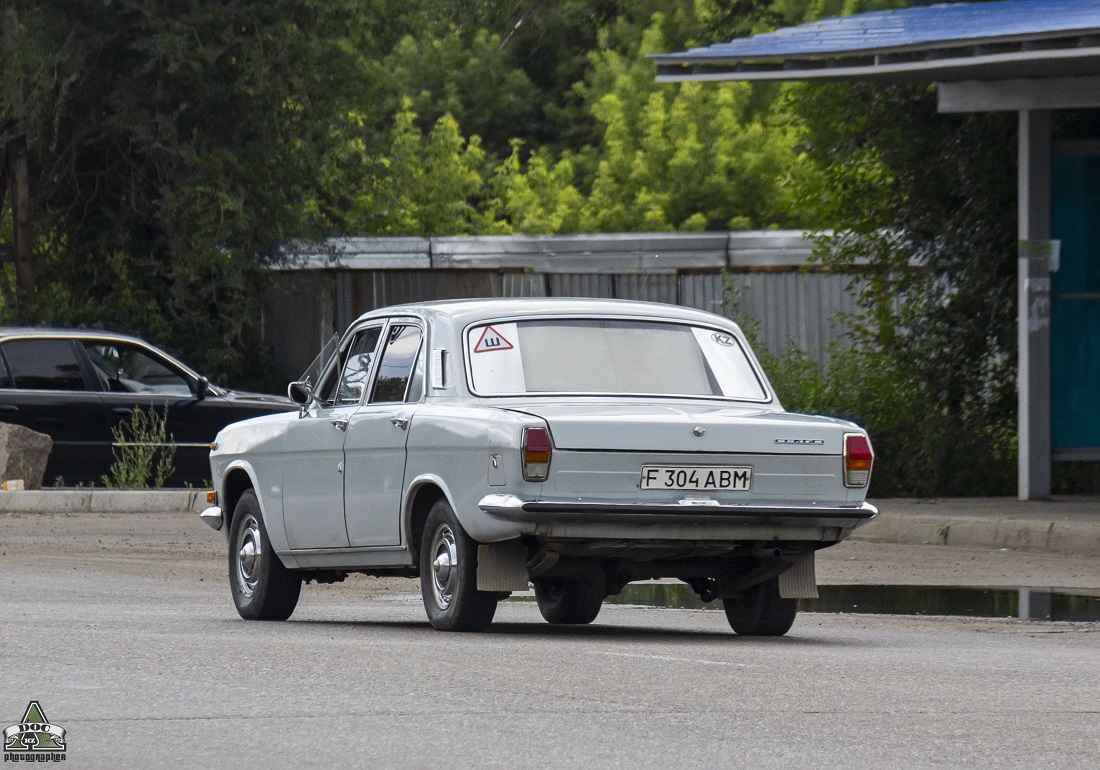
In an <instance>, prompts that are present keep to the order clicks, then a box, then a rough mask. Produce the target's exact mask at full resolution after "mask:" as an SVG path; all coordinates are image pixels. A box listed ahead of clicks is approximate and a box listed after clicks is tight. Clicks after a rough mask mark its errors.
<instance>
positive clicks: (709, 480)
mask: <svg viewBox="0 0 1100 770" xmlns="http://www.w3.org/2000/svg"><path fill="white" fill-rule="evenodd" d="M751 485H752V468H750V467H748V466H715V465H643V466H642V483H641V488H642V489H690V490H700V491H702V490H715V491H719V490H723V491H727V492H729V491H733V492H744V491H747V490H748V489H749V487H750V486H751Z"/></svg>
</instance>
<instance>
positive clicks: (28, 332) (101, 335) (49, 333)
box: [0, 326, 150, 345]
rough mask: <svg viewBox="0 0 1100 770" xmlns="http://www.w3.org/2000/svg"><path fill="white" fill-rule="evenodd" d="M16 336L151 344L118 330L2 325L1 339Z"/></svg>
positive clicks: (0, 328) (0, 329) (0, 330)
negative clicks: (120, 332)
mask: <svg viewBox="0 0 1100 770" xmlns="http://www.w3.org/2000/svg"><path fill="white" fill-rule="evenodd" d="M15 337H20V338H24V337H37V338H40V339H46V338H52V337H71V338H73V339H100V340H113V341H116V342H138V343H141V344H143V345H149V344H150V343H149V342H147V341H145V340H143V339H141V337H135V336H133V335H132V334H119V333H118V332H108V331H103V330H101V329H63V328H53V327H46V326H4V327H0V340H4V339H12V338H15Z"/></svg>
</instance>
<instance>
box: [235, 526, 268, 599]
mask: <svg viewBox="0 0 1100 770" xmlns="http://www.w3.org/2000/svg"><path fill="white" fill-rule="evenodd" d="M236 548H237V560H236V561H237V564H236V567H237V569H236V573H237V574H236V578H237V587H238V588H239V589H240V591H241V593H242V594H244V595H245V596H252V594H254V593H255V592H256V585H257V584H258V583H259V582H260V578H259V563H260V557H261V556H262V555H263V550H262V547H261V545H260V523H259V522H258V521H257V520H256V517H255V516H253V515H251V514H249V515H248V517H247V518H246V519H245V520H244V522H243V523H242V526H241V529H240V533H239V534H238V535H237V543H236Z"/></svg>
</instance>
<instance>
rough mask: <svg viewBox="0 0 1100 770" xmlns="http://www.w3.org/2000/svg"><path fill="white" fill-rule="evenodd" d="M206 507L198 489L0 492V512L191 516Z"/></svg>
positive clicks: (201, 493) (204, 497) (201, 491)
mask: <svg viewBox="0 0 1100 770" xmlns="http://www.w3.org/2000/svg"><path fill="white" fill-rule="evenodd" d="M205 507H206V490H198V489H155V490H144V489H138V490H119V489H41V490H37V489H36V490H22V491H19V492H4V491H0V513H194V512H196V511H201V510H202V509H203V508H205Z"/></svg>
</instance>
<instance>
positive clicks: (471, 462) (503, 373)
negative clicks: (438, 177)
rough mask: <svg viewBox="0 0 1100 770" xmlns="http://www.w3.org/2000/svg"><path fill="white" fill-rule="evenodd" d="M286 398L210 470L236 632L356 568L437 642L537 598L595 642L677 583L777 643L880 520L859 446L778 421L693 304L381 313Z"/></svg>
mask: <svg viewBox="0 0 1100 770" xmlns="http://www.w3.org/2000/svg"><path fill="white" fill-rule="evenodd" d="M289 393H290V397H291V399H292V400H294V401H295V402H296V403H297V404H298V405H299V408H298V411H297V412H290V413H285V414H274V415H269V416H264V417H257V418H253V419H250V420H245V421H243V422H238V423H234V424H232V425H229V426H227V427H226V428H224V429H223V430H222V431H221V432H220V433H219V434H218V436H217V440H216V442H215V444H214V447H213V449H212V451H211V453H210V463H211V469H212V472H213V479H214V487H215V489H214V492H213V494H212V495H211V498H212V503H213V504H212V505H211V506H210V507H209V508H207V509H206V510H205V511H203V512H202V514H201V516H202V518H203V520H204V521H206V522H207V523H208V524H210V525H211V526H212V527H214V528H215V529H219V530H223V531H224V532H225V533H226V536H227V539H228V543H229V549H228V550H229V583H230V588H231V592H232V595H233V601H234V603H235V604H236V607H237V610H238V612H239V613H240V615H241V616H242V617H244V618H246V619H251V620H283V619H286V618H288V617H290V615H291V613H292V612H293V611H294V607H295V605H296V603H297V601H298V597H299V593H300V590H301V586H302V583H303V581H317V582H318V583H331V582H336V581H340V580H343V579H344V578H345V577H346V576H347V575H348V574H349V573H366V574H369V575H394V576H409V577H419V578H420V584H421V593H422V595H423V600H424V608H425V610H426V612H427V616H428V620H429V621H430V623H431V624H432V625H433V626H434V627H435V628H438V629H441V630H444V631H474V630H480V629H484V628H486V627H487V626H488V625H489V624H490V623H491V622H492V619H493V616H494V614H495V612H496V609H497V604H498V603H499V602H500V601H501V600H502V599H505V598H506V597H508V596H509V594H510V593H511V592H514V591H526V590H529V589H530V587H531V586H532V585H533V587H534V594H535V598H536V600H537V603H538V608H539V610H540V612H541V613H542V616H543V617H544V618H545V619H546V620H547V621H549V622H550V623H573V624H579V623H590V622H592V621H593V620H594V619H595V618H596V616H597V614H598V613H599V611H600V608H601V605H602V603H603V601H604V599H605V598H607V597H608V596H610V595H613V594H617V593H619V592H620V591H621V590H622V589H623V587H624V586H626V585H627V584H628V583H630V582H632V581H640V580H652V579H657V578H673V579H678V580H681V581H683V582H684V583H686V584H687V585H688V586H690V587H691V588H692V589H693V590H694V591H695V592H696V593H698V595H699V596H700V597H701V598H702V599H704V600H706V601H712V600H716V599H721V600H722V602H723V605H724V608H725V614H726V617H727V619H728V620H729V624H730V626H731V627H732V629H733V630H734V631H735V632H737V633H739V634H747V635H758V636H779V635H782V634H785V633H786V632H787V631H788V630H789V629H790V627H791V625H792V623H793V622H794V619H795V615H796V613H797V610H798V599H800V598H810V597H814V596H816V595H817V585H816V577H815V571H814V555H815V553H816V552H817V551H818V550H820V549H821V548H825V547H827V546H830V545H833V544H835V543H837V542H839V541H841V540H843V539H844V538H846V537H847V536H848V535H849V534H850V533H851V532H852V531H853V529H855V528H856V527H858V526H860V525H862V524H864V523H866V522H867V521H869V520H870V519H871V518H873V517H874V516H875V514H876V511H875V509H874V507H873V506H871V505H870V504H868V503H867V502H865V499H864V498H865V496H866V491H867V485H868V483H869V481H870V474H871V465H872V461H873V459H874V458H873V451H872V447H871V442H870V440H869V438H868V436H867V433H866V432H865V431H864V430H862V429H861V428H859V427H858V426H856V425H854V424H852V423H850V422H846V421H843V420H839V419H833V418H829V417H817V416H806V415H800V414H791V413H788V412H785V411H784V410H783V408H782V406H780V404H779V401H778V399H777V398H776V395H775V393H774V392H773V391H772V388H771V386H770V384H769V383H768V380H767V377H766V376H765V375H764V372H763V371H762V370H761V368H760V365H759V363H758V361H757V360H756V358H755V357H754V356H753V353H752V351H751V350H750V348H749V344H748V342H747V340H746V339H745V336H744V334H742V332H741V330H740V329H739V328H738V327H737V325H736V324H734V323H732V322H730V321H729V320H727V319H725V318H722V317H719V316H717V315H712V314H710V313H705V312H701V311H697V310H691V309H688V308H683V307H674V306H669V305H661V304H654V303H646V302H627V301H617V300H585V299H501V300H457V301H449V302H431V303H422V304H409V305H401V306H395V307H388V308H382V309H379V310H375V311H372V312H369V313H366V314H365V315H363V316H362V317H360V318H359V319H358V320H356V321H355V322H354V323H353V324H352V325H351V327H350V328H349V329H348V331H347V333H346V334H345V335H344V336H343V338H342V339H340V340H335V339H334V340H333V341H332V343H330V345H327V346H326V349H325V350H323V351H322V353H321V355H320V356H318V360H317V361H316V362H315V363H314V365H313V366H312V367H310V370H309V371H308V372H307V373H306V374H305V375H303V377H302V379H301V380H300V381H298V382H294V383H291V384H290V386H289Z"/></svg>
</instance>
